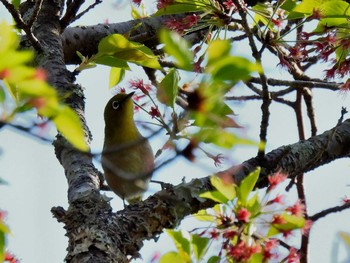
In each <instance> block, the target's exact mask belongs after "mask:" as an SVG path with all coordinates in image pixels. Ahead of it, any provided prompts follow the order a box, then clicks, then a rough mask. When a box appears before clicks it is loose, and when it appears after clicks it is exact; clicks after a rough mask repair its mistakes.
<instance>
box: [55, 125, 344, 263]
mask: <svg viewBox="0 0 350 263" xmlns="http://www.w3.org/2000/svg"><path fill="white" fill-rule="evenodd" d="M349 146H350V119H348V120H346V121H345V122H343V123H341V124H340V125H337V126H336V127H335V128H333V129H331V130H329V131H326V132H324V133H323V134H321V135H318V136H315V137H311V138H310V139H308V140H305V141H300V142H297V143H295V144H291V145H287V146H282V147H279V148H277V149H276V150H273V151H271V152H270V153H268V154H266V155H265V157H264V158H263V159H261V158H252V159H249V160H247V161H245V162H243V163H242V164H241V165H239V166H235V167H231V168H230V169H228V170H226V171H222V172H220V173H218V175H219V176H223V175H225V176H227V175H229V176H231V177H232V179H233V181H234V182H236V183H239V182H240V181H241V180H242V179H243V178H245V177H246V176H247V175H248V174H249V173H250V171H252V170H254V169H255V168H256V167H257V166H261V167H262V170H261V174H260V180H259V182H258V184H257V187H258V188H261V187H264V186H266V181H267V180H266V178H267V176H268V175H269V174H271V173H272V172H274V171H277V170H280V169H281V170H283V171H284V172H287V173H288V174H289V176H290V177H294V176H296V175H298V174H300V173H303V172H307V171H310V170H313V169H315V168H317V167H319V166H321V165H323V164H326V163H329V162H331V161H334V160H336V159H339V158H343V157H348V155H349V153H350V147H349ZM306 176H307V175H306ZM209 179H210V177H205V178H202V179H195V180H193V181H191V182H189V183H183V184H180V185H178V186H175V187H170V188H168V189H164V190H162V191H160V192H158V193H156V194H155V195H153V196H151V197H149V198H148V199H147V200H145V201H143V202H141V203H138V204H134V205H130V206H128V207H126V208H125V209H124V210H122V211H119V212H117V213H112V212H111V211H110V208H109V206H107V205H106V204H105V203H104V202H102V201H101V200H102V199H101V197H100V196H98V195H96V197H95V199H94V200H91V199H87V200H86V201H85V205H84V206H82V207H81V206H75V207H74V208H73V209H72V210H69V211H68V212H67V213H66V212H65V211H63V212H62V208H54V209H53V212H54V214H55V216H56V217H57V218H58V219H59V220H60V221H61V222H64V223H65V224H66V228H67V230H68V228H69V231H70V232H71V233H73V238H74V237H75V238H76V240H75V242H78V243H79V244H80V242H83V241H84V242H87V243H83V244H82V248H84V249H83V251H82V252H81V253H91V251H93V250H94V249H97V248H96V247H91V246H92V241H91V240H90V239H91V234H92V236H93V237H96V236H99V237H100V236H101V235H102V234H103V236H104V235H106V234H105V233H104V232H103V233H100V231H101V229H100V227H103V229H105V230H106V231H107V232H108V235H107V236H106V237H105V239H104V243H103V246H102V244H101V247H100V246H99V245H98V244H99V242H100V241H99V240H97V247H98V250H99V253H98V254H100V253H101V254H106V255H110V253H109V252H108V250H109V248H110V245H114V246H117V247H118V249H119V250H120V251H122V254H123V253H124V256H123V257H122V258H118V259H116V260H111V261H108V262H126V260H127V258H126V255H131V256H134V257H136V256H138V254H137V253H138V251H139V249H140V248H141V247H142V241H143V240H148V239H152V238H156V237H157V236H158V235H159V234H160V233H161V231H162V229H163V228H174V227H176V226H178V224H179V223H180V222H181V220H182V219H183V218H184V217H185V216H187V215H190V214H193V213H196V212H197V211H198V210H200V209H204V208H209V207H212V206H213V205H214V203H213V202H211V201H208V200H205V199H202V198H200V197H199V194H200V193H203V192H205V191H210V190H211V189H212V187H211V185H210V181H209ZM96 194H97V193H96ZM90 198H91V196H90ZM98 200H100V201H98ZM87 204H89V205H87ZM98 204H101V207H99V205H98ZM86 207H88V208H89V207H90V209H86ZM75 209H78V210H77V211H76V210H75ZM76 213H78V214H80V215H81V217H79V218H80V219H79V220H78V221H76V220H77V219H75V217H74V216H73V215H72V214H76ZM84 213H86V214H85V216H86V217H87V218H93V219H88V220H95V221H94V222H91V224H93V226H92V227H90V228H86V229H83V230H82V229H81V225H82V222H81V220H82V218H84V216H82V214H84ZM72 218H74V220H73V221H72ZM96 218H99V220H96ZM96 221H98V222H96ZM101 221H102V222H104V223H103V226H102V225H101V226H99V225H100V224H101V223H100V222H101ZM84 231H86V232H84ZM89 231H92V232H93V233H88V232H89ZM82 236H83V237H85V236H86V239H84V238H83V237H82ZM88 237H89V238H88ZM101 239H102V237H101ZM95 241H96V240H95ZM106 242H107V243H106ZM94 244H96V242H95V243H94ZM106 244H108V246H107V245H106ZM94 246H95V245H94ZM71 253H75V252H74V251H72V252H71ZM78 254H79V253H78ZM78 254H77V255H72V254H69V255H68V256H67V257H68V258H69V257H71V256H72V257H73V256H74V257H75V258H80V256H81V255H79V256H78ZM95 259H96V258H95ZM105 259H106V258H105ZM69 262H79V261H73V260H72V261H69ZM96 262H103V261H96ZM105 262H107V261H105Z"/></svg>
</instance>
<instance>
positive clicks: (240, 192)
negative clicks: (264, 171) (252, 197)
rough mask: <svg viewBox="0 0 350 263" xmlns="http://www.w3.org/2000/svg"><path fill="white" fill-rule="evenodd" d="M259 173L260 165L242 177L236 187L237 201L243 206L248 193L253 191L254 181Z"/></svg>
mask: <svg viewBox="0 0 350 263" xmlns="http://www.w3.org/2000/svg"><path fill="white" fill-rule="evenodd" d="M259 174H260V167H258V168H257V169H256V170H255V171H253V172H251V173H250V174H249V175H248V176H247V177H246V178H244V179H243V180H242V181H241V183H240V184H239V186H238V187H237V196H238V201H239V202H240V203H241V204H242V205H243V206H245V205H246V204H247V199H248V196H249V194H250V193H251V192H252V191H253V189H254V186H255V183H256V182H257V180H258V178H259Z"/></svg>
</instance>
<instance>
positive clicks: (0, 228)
mask: <svg viewBox="0 0 350 263" xmlns="http://www.w3.org/2000/svg"><path fill="white" fill-rule="evenodd" d="M0 233H5V234H8V233H10V229H9V228H8V227H7V226H6V225H5V224H4V222H2V221H0Z"/></svg>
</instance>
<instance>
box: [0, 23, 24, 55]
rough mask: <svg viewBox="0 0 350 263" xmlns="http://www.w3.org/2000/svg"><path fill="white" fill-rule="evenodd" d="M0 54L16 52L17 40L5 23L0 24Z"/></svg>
mask: <svg viewBox="0 0 350 263" xmlns="http://www.w3.org/2000/svg"><path fill="white" fill-rule="evenodd" d="M0 40H1V41H0V54H1V55H3V54H5V53H7V52H8V51H9V50H16V49H17V47H18V44H19V38H18V37H17V35H16V33H15V32H14V31H13V30H12V27H11V26H10V25H9V24H7V23H6V22H1V23H0Z"/></svg>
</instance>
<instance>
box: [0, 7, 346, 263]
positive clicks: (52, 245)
mask: <svg viewBox="0 0 350 263" xmlns="http://www.w3.org/2000/svg"><path fill="white" fill-rule="evenodd" d="M125 2H127V1H115V2H113V3H114V4H111V1H104V2H103V4H102V5H100V6H97V7H96V8H95V9H94V10H93V12H91V13H89V14H87V15H86V16H85V17H83V18H82V19H81V20H79V21H78V22H77V23H76V24H78V25H93V24H96V23H103V22H104V21H105V20H106V19H108V21H109V22H110V23H112V22H118V21H125V20H129V19H130V15H129V14H130V9H129V7H128V5H127V4H125ZM3 19H6V20H7V21H11V20H10V17H9V16H8V15H7V14H6V12H5V10H4V8H3V6H0V20H3ZM245 50H247V48H242V47H240V48H236V49H234V50H233V54H234V55H240V54H242V53H244V51H245ZM268 61H269V63H268V64H267V65H266V71H267V72H269V73H270V72H271V76H274V77H275V78H278V77H280V78H281V77H282V76H283V69H281V68H280V67H278V66H277V63H278V61H275V60H273V59H271V60H268ZM133 70H134V72H132V73H130V74H128V77H132V76H135V75H136V76H138V75H140V73H139V71H138V70H137V69H136V68H134V67H133ZM320 73H321V72H317V71H315V73H314V74H316V75H317V74H320ZM108 74H109V69H108V68H107V67H103V66H99V67H97V68H95V69H90V70H86V71H84V72H82V73H81V74H80V75H79V76H78V79H77V83H80V84H81V85H82V86H83V87H84V88H85V94H86V118H87V123H88V125H89V127H90V129H91V132H92V134H93V142H92V145H91V148H92V150H93V151H95V152H98V151H100V150H101V148H102V145H103V136H104V121H103V109H104V105H105V103H106V102H107V101H108V99H109V98H110V97H111V96H112V94H113V92H112V91H111V90H109V89H108ZM271 89H274V88H271ZM234 92H235V93H236V94H241V93H244V90H243V88H242V87H238V88H236V89H235V91H234ZM314 96H315V100H314V102H315V111H316V116H317V125H318V128H319V131H318V132H319V133H322V132H323V131H325V130H327V129H330V128H332V127H333V126H334V125H335V124H336V122H337V120H338V118H339V117H340V110H341V107H342V106H348V107H349V102H350V99H349V96H344V95H340V94H339V93H336V92H328V91H325V90H322V91H316V92H314ZM231 106H232V108H233V109H234V111H235V113H236V114H237V119H236V120H237V121H238V122H239V124H241V125H242V126H244V128H243V129H241V130H240V131H238V132H239V133H240V134H241V135H242V136H246V137H247V138H250V139H254V140H257V138H258V134H259V125H260V104H259V103H257V102H250V103H244V104H243V103H232V104H231ZM270 112H271V120H270V125H269V133H268V145H267V151H269V150H272V149H275V148H277V147H279V146H281V145H286V144H289V143H294V142H296V141H297V140H298V139H297V137H296V134H297V130H296V124H295V117H294V115H293V112H292V111H291V110H290V109H288V108H287V107H286V106H284V105H279V104H273V105H272V106H271V110H270ZM304 116H306V114H305V115H304ZM308 128H309V127H308V125H306V131H307V137H308V134H309V129H308ZM163 139H164V137H163V138H152V140H151V144H152V147H153V150H154V152H155V151H156V150H157V149H158V148H159V147H161V145H162V143H164V141H163ZM0 150H1V151H0V177H1V178H2V179H4V180H6V181H7V182H8V185H0V208H1V209H3V210H6V211H7V213H8V215H7V223H8V225H9V227H10V229H11V232H12V234H11V235H10V237H9V239H8V244H9V250H10V251H12V252H13V253H14V254H16V255H17V256H18V257H19V258H20V259H21V260H22V261H21V262H23V263H36V262H51V263H58V262H63V258H64V257H65V255H66V251H65V249H66V247H67V239H66V237H65V236H64V234H65V232H64V229H63V225H62V224H60V223H57V221H56V220H55V219H54V218H52V215H51V212H50V209H51V207H53V206H63V207H64V208H67V206H68V204H67V183H66V179H65V176H64V171H63V168H62V167H61V166H60V164H59V163H58V161H57V159H56V158H55V155H54V150H53V147H52V146H51V145H50V144H48V143H43V142H41V141H39V140H37V139H33V138H32V137H28V136H27V135H25V134H23V133H19V132H17V131H14V130H13V129H10V128H3V129H1V130H0ZM255 154H256V148H255V147H235V148H234V149H233V150H232V151H231V154H230V159H229V160H228V161H227V162H226V165H232V164H237V163H240V162H242V161H244V160H246V159H249V158H251V157H253V156H255ZM349 164H350V162H349V160H348V159H343V160H339V161H336V162H333V163H331V164H328V165H326V166H323V167H321V168H319V169H317V170H315V171H312V172H310V173H308V174H307V175H306V177H305V185H306V189H307V192H306V194H307V202H308V205H309V209H310V210H309V213H310V214H311V215H312V214H313V213H316V212H318V211H320V210H322V209H326V208H329V207H332V206H335V205H339V204H340V201H341V199H342V198H343V197H344V196H345V195H348V196H350V190H349V189H350V188H349V186H348V185H350V179H349ZM96 166H97V167H98V168H99V169H101V166H100V164H99V163H98V162H96ZM220 169H223V167H221V168H216V167H215V166H214V165H213V164H212V161H211V160H207V159H203V158H200V159H199V160H197V161H196V162H194V163H189V162H188V161H187V160H184V159H183V158H179V159H178V160H176V161H175V162H173V163H172V164H171V165H168V166H166V167H164V168H162V169H160V170H159V171H157V172H156V174H155V175H154V179H156V180H164V181H166V182H170V183H174V184H177V183H180V182H181V180H182V178H183V176H184V175H185V179H186V181H189V180H191V178H192V177H193V176H192V175H194V176H195V177H197V176H207V175H209V174H212V173H214V172H217V171H218V170H220ZM158 189H159V186H157V185H151V187H150V190H149V192H148V194H152V193H154V192H155V191H157V190H158ZM106 195H108V196H111V197H113V200H112V201H111V204H112V207H113V208H114V209H115V211H117V210H120V209H122V207H123V206H122V201H121V200H120V199H119V198H118V197H116V196H114V195H113V194H112V193H106ZM349 216H350V212H349V211H347V212H342V213H337V214H333V215H330V216H328V217H326V218H324V219H322V220H320V221H319V222H317V223H316V224H315V225H314V226H313V229H312V231H311V233H310V235H311V236H310V238H311V242H310V256H311V260H310V262H311V263H313V262H324V263H327V262H344V263H345V262H349V260H350V258H349V255H347V254H346V253H345V246H344V245H343V244H341V241H340V239H339V236H338V232H339V231H345V232H349V233H350V221H349V220H347V219H348V218H349ZM192 224H193V222H192V221H191V219H186V220H185V221H184V223H183V226H184V227H187V228H188V229H190V228H191V226H192ZM170 244H171V241H170V240H169V239H168V238H166V236H165V235H162V236H161V238H160V240H159V241H158V243H154V242H153V241H151V242H145V246H144V248H143V249H142V250H141V254H142V256H143V260H144V261H145V262H147V261H148V260H149V259H150V258H151V257H152V255H153V253H154V252H156V251H159V252H161V253H164V252H165V251H168V249H169V246H170ZM321 251H322V253H321ZM336 255H337V256H336ZM346 256H348V257H346ZM137 262H143V261H142V260H138V261H137Z"/></svg>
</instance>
